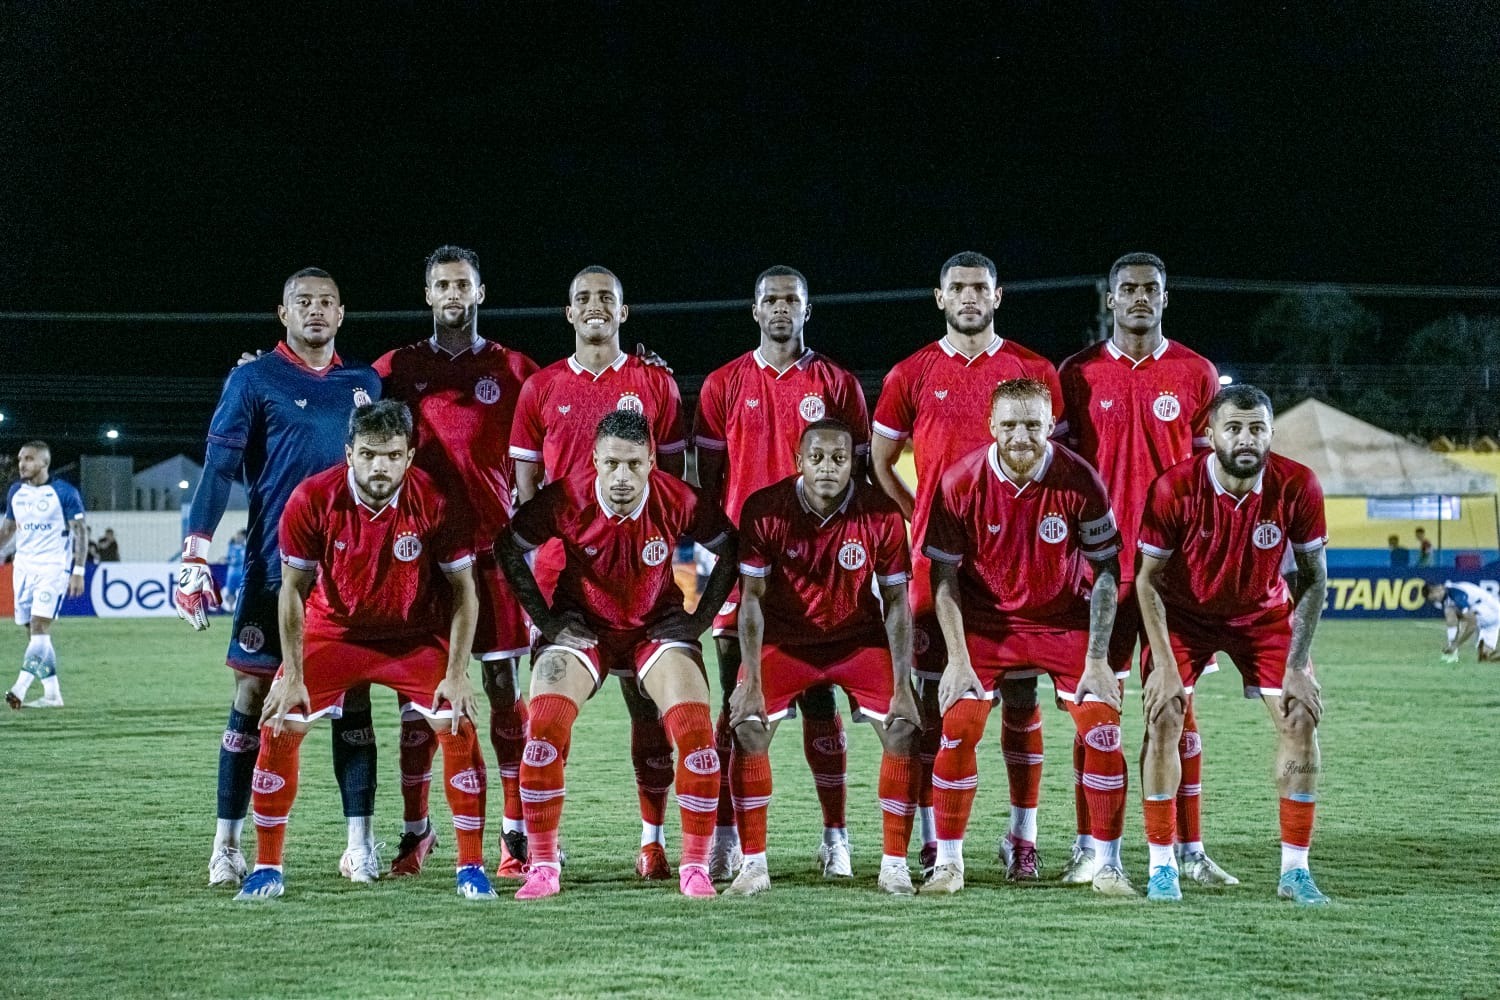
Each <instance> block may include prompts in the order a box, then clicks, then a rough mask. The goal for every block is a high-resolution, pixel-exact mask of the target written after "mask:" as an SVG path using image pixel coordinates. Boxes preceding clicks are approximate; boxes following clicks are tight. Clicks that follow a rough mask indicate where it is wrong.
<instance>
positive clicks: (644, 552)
mask: <svg viewBox="0 0 1500 1000" xmlns="http://www.w3.org/2000/svg"><path fill="white" fill-rule="evenodd" d="M671 554H672V550H671V549H670V548H669V547H668V546H667V543H666V542H664V541H662V539H661V536H660V535H653V536H651V537H650V538H648V539H647V540H646V545H645V548H643V549H641V560H642V561H643V562H644V563H645V564H646V565H647V566H660V565H661V564H662V563H664V562H666V561H667V556H669V555H671Z"/></svg>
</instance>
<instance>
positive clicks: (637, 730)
mask: <svg viewBox="0 0 1500 1000" xmlns="http://www.w3.org/2000/svg"><path fill="white" fill-rule="evenodd" d="M630 763H631V765H632V766H633V767H634V768H635V791H636V796H637V798H639V799H640V804H641V844H642V845H645V844H647V843H650V842H652V841H655V842H657V843H661V844H665V843H666V834H665V833H663V831H662V827H663V825H664V824H665V823H666V822H667V792H668V791H669V790H670V789H671V787H672V744H671V743H670V742H668V740H667V731H666V729H665V728H664V727H663V725H662V723H661V721H659V720H654V719H635V718H632V719H631V720H630Z"/></svg>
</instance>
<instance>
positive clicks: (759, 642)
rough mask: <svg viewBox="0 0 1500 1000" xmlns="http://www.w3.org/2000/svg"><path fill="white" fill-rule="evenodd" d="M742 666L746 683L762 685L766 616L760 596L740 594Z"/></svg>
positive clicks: (755, 685) (756, 685)
mask: <svg viewBox="0 0 1500 1000" xmlns="http://www.w3.org/2000/svg"><path fill="white" fill-rule="evenodd" d="M739 631H740V666H741V667H742V668H743V669H744V671H745V683H746V684H749V685H750V686H751V687H757V688H758V687H760V676H761V674H760V656H761V650H763V649H764V648H765V636H766V616H765V612H764V611H763V610H762V608H761V605H760V600H759V598H755V597H750V596H748V595H747V594H745V593H744V592H743V588H741V594H740V618H739Z"/></svg>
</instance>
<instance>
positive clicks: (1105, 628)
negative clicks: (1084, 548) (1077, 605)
mask: <svg viewBox="0 0 1500 1000" xmlns="http://www.w3.org/2000/svg"><path fill="white" fill-rule="evenodd" d="M1119 577H1120V562H1119V560H1118V559H1110V560H1108V561H1107V562H1104V563H1096V564H1095V565H1094V589H1093V591H1092V592H1091V593H1090V594H1089V651H1088V655H1089V658H1090V659H1095V660H1102V659H1104V658H1105V657H1106V656H1108V655H1109V637H1110V635H1111V633H1113V632H1114V628H1115V612H1116V611H1117V610H1118V608H1119V602H1120V579H1119Z"/></svg>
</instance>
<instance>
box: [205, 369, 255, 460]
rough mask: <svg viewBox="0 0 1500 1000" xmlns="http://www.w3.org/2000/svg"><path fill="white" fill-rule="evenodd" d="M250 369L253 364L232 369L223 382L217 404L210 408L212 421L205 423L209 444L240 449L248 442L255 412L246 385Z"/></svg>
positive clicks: (252, 398)
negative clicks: (212, 410) (206, 424)
mask: <svg viewBox="0 0 1500 1000" xmlns="http://www.w3.org/2000/svg"><path fill="white" fill-rule="evenodd" d="M254 368H255V364H254V363H251V364H249V365H246V366H244V367H243V368H236V369H235V370H234V371H232V372H230V373H229V377H228V378H227V379H225V380H224V391H223V392H222V393H220V395H219V405H218V406H216V407H214V415H213V419H212V420H210V421H209V423H208V443H209V444H210V445H218V446H219V447H221V448H233V449H237V450H243V449H244V447H245V445H246V444H247V443H248V442H249V440H250V431H251V428H252V427H253V426H254V424H255V416H256V413H257V411H258V409H259V407H258V406H257V405H256V404H257V400H256V398H255V393H254V391H253V386H252V385H251V384H250V382H251V379H250V373H251V371H252V370H253V369H254Z"/></svg>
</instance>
